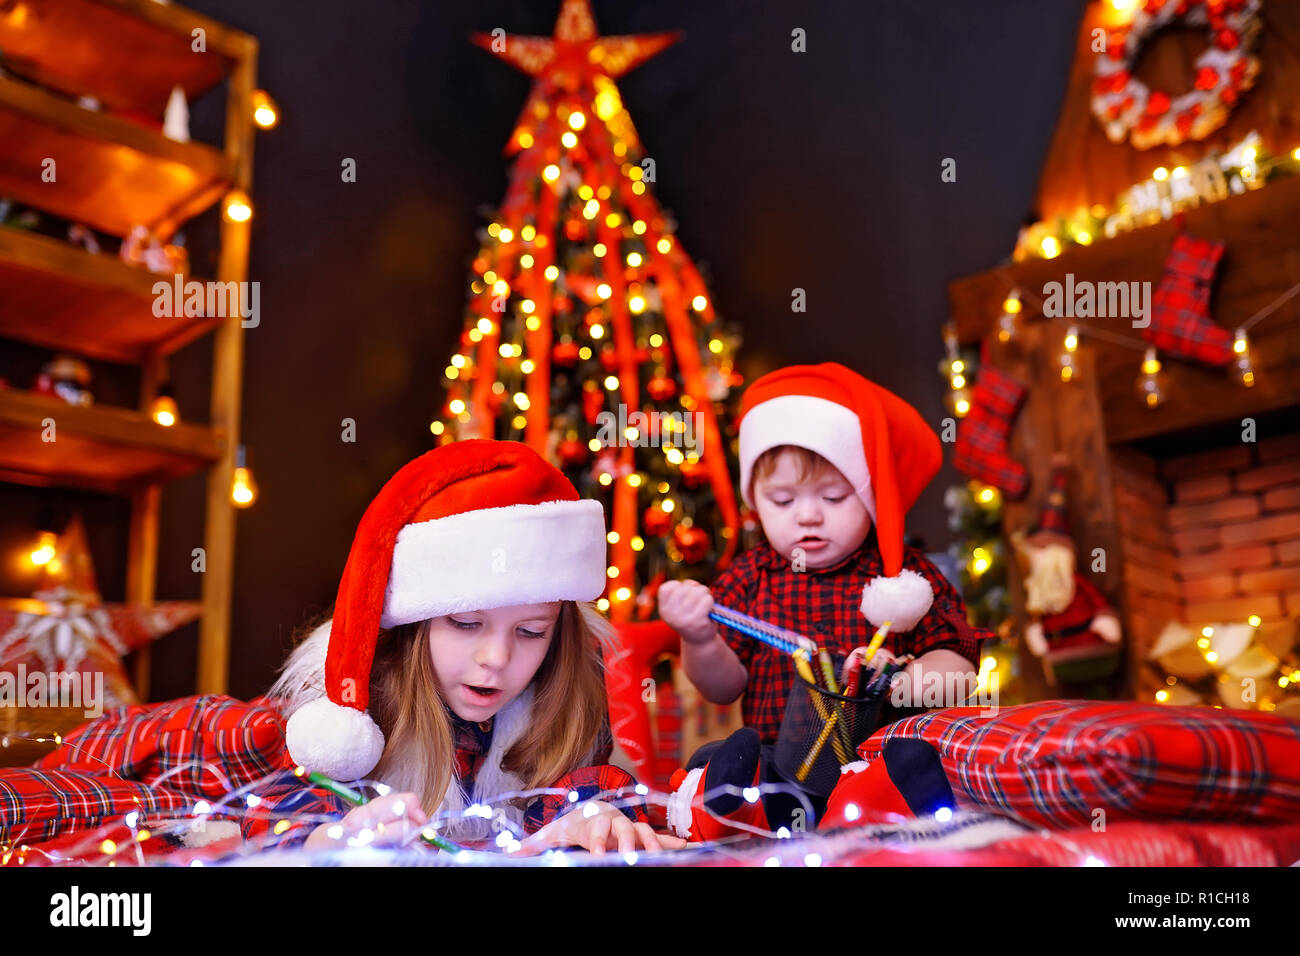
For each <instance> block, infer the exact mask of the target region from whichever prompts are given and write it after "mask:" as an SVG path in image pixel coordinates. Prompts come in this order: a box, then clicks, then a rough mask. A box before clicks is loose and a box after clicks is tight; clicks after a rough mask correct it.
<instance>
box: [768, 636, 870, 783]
mask: <svg viewBox="0 0 1300 956" xmlns="http://www.w3.org/2000/svg"><path fill="white" fill-rule="evenodd" d="M834 663H835V673H836V675H838V674H839V673H840V669H841V666H842V665H843V663H844V662H843V659H841V658H836V659H835V662H834ZM814 666H815V665H814ZM888 696H889V694H888V691H885V692H883V693H880V694H878V695H877V696H875V697H872V698H867V699H858V698H853V697H846V696H844V695H843V694H832V693H831V692H830V691H828V690H826V689H825V688H822V687H818V686H816V685H814V684H810V683H808V682H807V681H806V680H804V679H803V677H801V676H800V675H799V674H798V673H797V672H796V673H795V675H794V685H793V686H792V687H791V688H790V696H789V698H788V700H787V701H786V707H785V716H784V718H783V719H782V721H781V732H780V735H779V736H778V737H777V740H776V754H775V758H774V759H775V762H776V769H777V771H778V772H779V773H780V775H781V777H782V779H784V780H786V781H787V782H788V783H791V784H794V785H795V786H797V787H799V788H800V789H802V790H803V791H804V792H806V793H809V794H812V795H815V796H819V797H825V796H829V795H830V792H831V791H832V790H833V789H834V788H835V784H836V783H837V782H838V781H839V779H840V767H841V766H842V765H843V764H846V763H849V762H851V761H854V760H857V759H858V753H857V749H858V745H859V744H861V743H862V742H863V741H864V740H866V739H867V738H868V737H870V736H871V735H872V734H873V733H874V732H875V731H876V729H877V728H879V727H880V721H881V711H882V710H883V708H884V705H885V702H886V700H887V699H888Z"/></svg>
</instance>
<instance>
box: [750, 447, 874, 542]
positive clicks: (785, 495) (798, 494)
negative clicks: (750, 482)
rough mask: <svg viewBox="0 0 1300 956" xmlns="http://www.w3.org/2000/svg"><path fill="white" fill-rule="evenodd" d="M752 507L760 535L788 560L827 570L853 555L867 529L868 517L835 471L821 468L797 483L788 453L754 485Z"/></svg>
mask: <svg viewBox="0 0 1300 956" xmlns="http://www.w3.org/2000/svg"><path fill="white" fill-rule="evenodd" d="M754 509H755V510H756V511H757V512H758V520H759V521H760V522H762V525H763V533H764V534H765V535H766V536H767V540H768V542H769V543H770V544H771V545H772V547H773V548H775V549H776V551H777V552H778V553H779V554H780V555H782V556H783V557H784V558H786V559H787V560H789V561H794V560H795V558H796V556H797V555H800V554H801V555H802V557H803V566H804V567H805V568H827V567H830V566H831V565H833V564H835V563H836V562H837V561H840V560H841V559H843V558H845V557H847V556H848V555H849V554H851V553H853V552H854V551H856V550H857V549H858V548H859V547H860V546H861V544H862V542H863V541H864V540H865V539H866V537H867V533H868V532H869V531H870V530H871V515H870V514H869V513H868V512H867V508H866V505H864V504H863V503H862V499H861V498H859V497H858V496H857V495H856V494H854V493H853V486H852V485H850V484H849V482H848V480H847V479H845V477H844V476H843V475H842V474H840V472H839V469H836V468H829V467H828V468H823V469H822V470H821V472H820V473H819V474H817V475H815V476H813V477H811V478H809V479H808V480H806V481H800V480H799V466H798V463H797V460H796V459H795V457H794V455H791V454H788V453H784V452H783V453H782V454H781V455H779V456H778V457H777V459H776V466H775V467H774V468H773V469H772V472H771V473H770V474H768V475H766V476H764V477H763V478H762V479H759V480H756V481H755V482H754Z"/></svg>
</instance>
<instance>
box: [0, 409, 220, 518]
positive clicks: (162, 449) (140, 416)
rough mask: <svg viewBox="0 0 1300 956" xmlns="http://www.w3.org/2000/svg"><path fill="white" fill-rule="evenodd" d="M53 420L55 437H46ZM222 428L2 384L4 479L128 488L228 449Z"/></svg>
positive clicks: (0, 471)
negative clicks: (166, 421)
mask: <svg viewBox="0 0 1300 956" xmlns="http://www.w3.org/2000/svg"><path fill="white" fill-rule="evenodd" d="M48 419H53V420H54V423H55V438H56V440H55V441H53V442H46V441H43V440H42V432H43V430H44V428H45V424H44V423H45V422H46V421H47V420H48ZM224 446H225V440H224V436H223V435H222V434H221V432H220V431H219V430H217V429H213V428H206V427H203V426H200V425H190V424H185V423H181V424H177V425H173V426H171V427H170V428H164V427H163V426H161V425H159V424H157V423H156V422H154V421H153V420H152V419H150V418H149V416H148V415H146V414H144V413H142V412H137V411H131V410H128V409H123V408H109V407H105V406H92V407H90V408H85V407H81V406H75V405H68V404H65V403H63V402H61V401H58V400H57V399H55V400H52V399H49V398H47V397H44V396H40V395H33V394H30V393H27V392H20V391H16V390H3V391H0V479H2V480H5V481H17V482H21V483H24V484H34V485H59V486H64V487H73V488H89V489H95V490H101V491H110V492H116V493H126V492H129V491H130V490H132V489H133V488H136V487H139V486H141V485H144V484H149V483H154V482H159V481H166V480H170V479H173V478H178V477H181V476H183V475H187V474H192V473H193V472H195V471H198V470H200V469H201V468H203V467H205V466H207V465H210V464H212V463H213V462H215V461H217V460H218V459H219V458H220V456H221V454H222V453H223V451H224Z"/></svg>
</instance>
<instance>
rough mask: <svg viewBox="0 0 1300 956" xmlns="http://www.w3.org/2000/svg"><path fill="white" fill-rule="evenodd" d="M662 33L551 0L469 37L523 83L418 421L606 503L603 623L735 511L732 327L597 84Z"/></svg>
mask: <svg viewBox="0 0 1300 956" xmlns="http://www.w3.org/2000/svg"><path fill="white" fill-rule="evenodd" d="M675 39H676V37H675V36H674V35H672V34H651V35H641V36H615V37H602V36H598V35H597V33H596V26H595V22H594V20H593V18H592V14H591V9H590V6H589V4H588V0H564V4H563V6H562V8H561V10H560V15H559V19H558V21H557V22H556V26H555V32H554V36H552V37H526V36H511V35H506V34H505V33H504V32H503V31H494V34H493V35H486V34H482V35H476V36H475V37H474V42H475V43H477V44H478V45H480V46H482V47H483V48H484V49H486V50H488V51H489V52H491V53H493V54H494V55H496V56H498V57H500V58H501V59H503V60H505V61H506V62H507V63H509V64H510V65H512V66H514V67H517V68H518V69H520V70H523V71H524V72H526V73H528V74H529V75H531V76H533V77H534V78H535V80H534V83H533V87H532V91H531V93H530V95H529V97H528V101H527V102H526V103H525V105H524V109H523V112H522V113H521V114H520V117H519V120H518V122H517V123H516V125H515V128H514V131H513V132H512V134H511V136H510V140H509V143H508V145H507V147H506V155H507V156H510V157H513V165H512V168H511V172H510V177H509V185H508V187H507V190H506V195H505V198H504V200H503V201H502V203H501V205H500V208H499V209H498V210H497V212H496V214H495V216H494V218H493V221H492V222H491V223H490V224H488V225H487V227H486V228H485V229H484V230H483V233H482V237H481V244H480V248H479V252H478V255H477V256H476V257H475V259H474V262H473V267H472V272H471V276H470V284H469V296H468V303H467V308H466V316H465V327H464V330H463V332H462V335H461V341H460V347H459V349H458V351H457V352H456V353H455V354H454V355H452V357H451V361H450V363H449V364H448V366H447V369H446V373H445V374H446V401H445V404H444V406H443V408H442V411H441V414H440V415H439V417H438V418H437V419H436V420H435V421H434V422H433V423H432V424H431V426H430V427H431V430H432V431H433V433H434V434H435V435H437V436H439V438H438V440H439V441H441V442H448V441H455V440H459V439H464V438H497V439H510V440H517V441H525V442H527V443H528V444H529V445H531V446H532V447H533V448H535V449H536V450H537V451H538V452H539V453H541V454H543V455H545V456H546V457H547V458H548V459H549V460H550V461H552V462H553V463H554V464H556V465H557V466H559V467H560V468H562V469H563V470H564V471H565V473H566V475H568V477H569V478H570V479H571V480H572V481H573V483H574V485H575V486H576V487H577V488H578V490H579V492H580V493H581V494H582V495H584V496H585V497H589V498H595V499H597V500H600V501H601V502H602V503H603V504H604V505H605V507H606V513H607V515H608V516H609V527H610V529H611V530H610V532H609V543H610V555H609V570H608V573H609V584H608V587H607V590H606V595H605V597H603V598H602V599H601V601H600V607H601V608H602V610H608V611H609V613H610V616H611V618H612V619H614V620H615V621H621V620H626V619H628V618H629V617H630V616H631V615H633V614H634V613H635V615H636V616H637V617H640V618H646V617H648V616H650V614H651V613H652V610H653V607H654V595H655V592H656V590H657V588H658V585H659V583H660V582H662V581H663V580H665V579H666V578H668V577H685V576H691V577H697V578H708V577H710V576H711V575H712V573H713V571H714V570H716V569H717V568H719V567H722V566H725V564H726V563H727V562H728V561H729V560H730V558H731V556H732V554H733V553H734V551H735V549H736V546H737V537H738V534H739V528H740V514H739V510H738V507H737V495H736V493H735V488H734V486H733V484H732V479H731V474H732V469H731V468H730V464H729V462H730V457H731V456H732V455H734V452H735V447H734V439H733V437H732V431H733V429H732V428H731V426H730V424H729V423H730V421H731V418H732V412H733V411H734V409H733V405H734V401H735V398H736V395H737V393H738V390H736V389H735V386H737V385H739V384H740V382H741V379H740V376H739V375H738V374H737V373H736V371H735V369H734V355H735V350H736V347H737V345H738V339H737V337H736V336H735V335H734V334H732V333H729V332H728V331H727V330H726V329H725V328H723V326H722V324H721V323H720V322H719V320H718V318H717V316H716V314H715V313H714V309H713V303H712V299H711V297H710V295H709V292H708V289H707V288H706V286H705V283H704V280H703V279H702V278H701V276H700V273H699V271H698V270H697V269H696V267H695V265H694V264H693V263H692V261H691V259H690V257H689V256H688V255H687V254H686V252H685V250H684V249H683V248H682V246H681V243H680V242H679V241H678V239H677V237H676V236H675V235H674V223H673V221H672V219H671V218H670V217H669V216H668V215H667V214H665V212H664V211H663V210H662V209H661V208H660V206H659V204H658V203H657V202H656V201H655V199H654V197H653V195H652V185H653V183H654V163H653V160H651V159H649V158H647V157H645V155H644V151H643V149H642V145H641V142H640V140H639V138H638V136H637V132H636V128H635V127H634V126H633V124H632V120H631V117H630V116H629V115H628V112H627V110H626V109H625V108H624V106H623V102H622V99H621V97H620V95H619V91H618V87H617V86H616V85H615V83H614V81H615V79H617V78H618V77H619V76H621V75H623V74H624V73H626V72H627V71H629V70H631V69H632V68H633V67H636V66H638V65H639V64H641V63H643V62H644V61H645V60H647V59H648V58H650V57H651V56H653V55H654V54H656V53H658V52H659V51H660V50H662V49H664V48H665V47H666V46H668V45H669V44H671V43H672V42H674V41H675Z"/></svg>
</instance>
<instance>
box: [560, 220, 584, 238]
mask: <svg viewBox="0 0 1300 956" xmlns="http://www.w3.org/2000/svg"><path fill="white" fill-rule="evenodd" d="M586 234H587V230H586V227H584V226H583V224H582V220H581V219H570V220H569V221H568V222H566V223H565V224H564V235H565V237H566V238H567V239H568V240H569V241H570V242H577V241H578V240H579V239H581V238H582V237H583V236H584V235H586Z"/></svg>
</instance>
